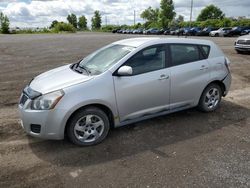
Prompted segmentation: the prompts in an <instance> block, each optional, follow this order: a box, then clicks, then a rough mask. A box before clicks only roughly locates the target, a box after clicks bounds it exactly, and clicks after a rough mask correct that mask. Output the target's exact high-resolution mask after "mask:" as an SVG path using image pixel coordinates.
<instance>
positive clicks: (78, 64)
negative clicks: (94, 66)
mask: <svg viewBox="0 0 250 188" xmlns="http://www.w3.org/2000/svg"><path fill="white" fill-rule="evenodd" d="M71 69H73V70H74V71H76V72H78V73H80V74H82V73H83V71H82V70H84V71H85V72H87V73H88V75H90V74H91V71H90V70H88V68H87V67H85V66H80V63H75V64H73V65H72V66H71Z"/></svg>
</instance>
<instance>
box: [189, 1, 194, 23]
mask: <svg viewBox="0 0 250 188" xmlns="http://www.w3.org/2000/svg"><path fill="white" fill-rule="evenodd" d="M192 14H193V0H191V11H190V22H189V27H191V22H192Z"/></svg>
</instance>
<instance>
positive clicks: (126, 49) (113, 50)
mask: <svg viewBox="0 0 250 188" xmlns="http://www.w3.org/2000/svg"><path fill="white" fill-rule="evenodd" d="M134 49H135V48H134V47H131V46H125V45H119V44H111V45H108V46H106V47H104V48H101V49H100V50H97V51H96V52H94V53H92V54H90V55H89V56H87V57H86V58H84V59H83V60H82V61H81V62H80V64H79V66H80V67H82V68H85V69H87V70H88V71H89V72H90V74H92V75H96V74H101V73H103V72H104V71H106V70H107V69H109V68H110V67H111V66H112V65H114V64H115V63H117V62H118V61H119V60H121V59H122V58H123V57H124V56H126V55H127V54H128V53H130V52H131V51H132V50H134Z"/></svg>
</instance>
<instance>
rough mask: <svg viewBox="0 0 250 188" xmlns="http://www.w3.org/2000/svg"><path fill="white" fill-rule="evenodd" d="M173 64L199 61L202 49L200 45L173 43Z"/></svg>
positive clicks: (171, 48) (171, 46) (171, 47)
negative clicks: (200, 49) (199, 47)
mask: <svg viewBox="0 0 250 188" xmlns="http://www.w3.org/2000/svg"><path fill="white" fill-rule="evenodd" d="M170 50H171V57H172V65H173V66H177V65H182V64H185V63H190V62H194V61H199V60H200V59H201V58H200V51H199V49H198V46H196V45H192V44H171V45H170Z"/></svg>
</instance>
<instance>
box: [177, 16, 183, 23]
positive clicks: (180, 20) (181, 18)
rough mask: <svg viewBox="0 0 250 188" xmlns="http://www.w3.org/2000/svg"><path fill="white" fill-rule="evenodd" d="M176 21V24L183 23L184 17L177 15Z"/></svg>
mask: <svg viewBox="0 0 250 188" xmlns="http://www.w3.org/2000/svg"><path fill="white" fill-rule="evenodd" d="M176 21H177V22H178V23H180V22H184V16H182V15H179V16H178V17H177V18H176Z"/></svg>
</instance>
